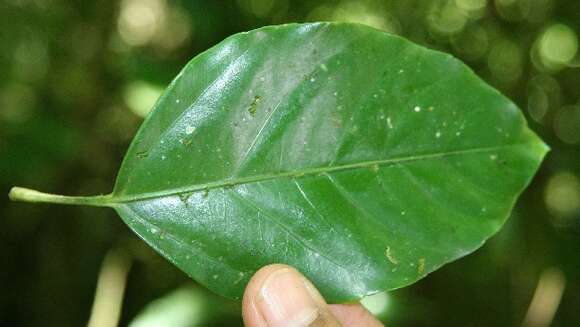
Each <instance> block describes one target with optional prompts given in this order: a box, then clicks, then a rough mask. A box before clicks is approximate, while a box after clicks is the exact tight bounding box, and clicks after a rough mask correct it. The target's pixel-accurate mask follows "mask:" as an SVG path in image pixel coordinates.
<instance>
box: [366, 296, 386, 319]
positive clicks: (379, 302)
mask: <svg viewBox="0 0 580 327" xmlns="http://www.w3.org/2000/svg"><path fill="white" fill-rule="evenodd" d="M361 304H362V305H363V306H364V307H365V308H366V309H367V310H369V312H370V313H372V314H373V315H375V316H381V315H383V314H385V313H386V312H387V310H388V309H389V304H390V298H389V295H388V294H387V292H380V293H376V294H373V295H370V296H367V297H364V298H363V299H362V300H361Z"/></svg>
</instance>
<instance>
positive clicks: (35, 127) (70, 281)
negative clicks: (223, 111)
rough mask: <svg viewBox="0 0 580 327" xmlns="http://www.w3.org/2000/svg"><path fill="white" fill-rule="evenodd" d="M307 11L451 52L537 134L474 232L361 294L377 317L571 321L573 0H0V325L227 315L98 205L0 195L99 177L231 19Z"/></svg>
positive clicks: (103, 186) (574, 267) (578, 314)
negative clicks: (443, 260)
mask: <svg viewBox="0 0 580 327" xmlns="http://www.w3.org/2000/svg"><path fill="white" fill-rule="evenodd" d="M318 20H333V21H352V22H360V23H364V24H368V25H371V26H374V27H376V28H379V29H383V30H385V31H389V32H391V33H395V34H399V35H403V36H405V37H407V38H409V39H411V40H412V41H414V42H417V43H419V44H422V45H424V46H427V47H430V48H434V49H440V50H443V51H446V52H450V53H452V54H454V55H455V56H457V57H458V58H460V59H462V60H463V61H465V62H466V63H467V64H468V65H469V66H471V67H472V68H473V69H474V70H475V71H476V73H477V74H478V75H479V76H481V77H482V78H483V79H485V80H486V81H487V82H488V83H490V84H491V85H493V86H495V87H496V88H498V89H499V90H501V91H502V92H503V93H504V94H506V95H507V96H508V97H510V98H511V99H513V100H514V101H515V102H516V103H517V104H518V105H519V106H520V108H522V110H523V111H524V113H525V115H526V116H527V118H528V121H529V124H530V126H531V127H532V129H533V130H535V131H536V132H537V133H538V134H539V135H541V136H542V138H543V139H544V140H545V141H546V142H547V143H548V144H549V145H550V146H551V147H552V151H551V152H550V153H549V154H548V157H547V159H546V161H545V162H544V164H543V166H542V168H541V170H540V172H539V174H538V175H537V176H536V178H535V179H534V181H533V182H532V184H531V186H530V187H529V188H528V189H527V191H526V192H525V193H524V195H523V196H522V197H521V198H520V200H519V202H518V204H517V208H516V210H515V211H514V214H513V216H512V217H511V219H510V220H509V222H508V223H507V224H506V226H505V227H504V228H503V229H502V231H501V232H500V233H499V234H498V235H497V236H495V237H494V238H493V239H491V240H490V241H489V242H488V243H487V244H486V245H485V246H484V247H483V248H482V249H480V250H479V251H477V252H476V253H474V254H473V255H470V256H468V257H466V258H464V259H461V260H459V261H457V262H455V263H452V264H450V265H448V266H446V267H444V268H442V269H441V270H439V271H437V272H436V273H433V274H432V275H430V276H428V277H427V278H425V279H423V280H422V281H420V282H418V283H417V284H415V285H413V286H411V287H408V288H405V289H402V290H397V291H394V292H389V293H382V294H379V295H376V296H374V297H372V298H370V299H368V300H365V304H366V305H367V306H368V307H369V308H370V309H371V310H372V311H373V312H375V313H376V314H377V315H379V316H380V317H381V318H383V319H384V320H385V321H386V322H387V323H388V324H389V325H390V326H526V327H532V326H533V327H536V326H538V327H539V326H580V53H579V51H578V42H579V40H578V39H579V34H580V1H578V0H433V1H427V0H399V1H395V0H391V1H388V0H387V1H379V0H375V1H373V0H368V1H307V0H300V1H290V0H238V1H209V0H206V1H201V0H189V1H185V0H183V1H169V0H123V1H104V0H103V1H99V0H96V1H84V0H1V1H0V193H1V194H2V196H1V197H0V260H1V261H0V325H2V326H81V325H85V324H87V322H89V321H90V323H89V325H90V326H93V327H94V326H105V327H106V326H115V325H116V324H117V323H118V324H119V325H122V326H125V325H129V324H131V325H132V326H237V325H240V324H241V318H240V307H239V304H238V303H235V302H232V301H228V300H225V299H222V298H220V297H218V296H215V295H212V294H211V293H209V292H207V291H205V290H204V289H203V288H202V287H199V286H198V285H196V284H195V283H194V282H192V281H191V280H189V279H188V278H187V277H186V276H185V274H183V273H181V272H180V271H178V270H177V269H176V268H174V267H173V266H171V265H170V264H169V263H168V262H167V261H165V260H164V259H162V258H161V257H160V256H159V255H157V254H156V253H154V252H153V251H152V250H151V249H149V248H148V247H147V246H146V245H145V244H144V243H143V242H141V241H140V240H139V239H137V237H136V236H135V235H133V234H132V233H131V232H130V231H129V229H128V228H127V227H126V226H125V225H124V224H123V223H122V222H121V220H120V219H119V218H118V217H117V216H116V214H115V213H114V212H113V211H112V210H108V209H98V208H83V207H63V206H56V205H30V204H22V203H10V202H9V201H8V199H7V197H6V196H5V195H6V194H7V193H8V190H9V187H10V186H12V185H22V186H27V187H32V188H37V189H41V190H45V191H49V192H50V191H52V192H58V193H64V194H98V193H108V192H109V191H110V190H111V188H112V185H113V182H114V179H115V174H116V171H117V169H118V167H119V165H120V162H121V159H122V157H123V154H124V152H125V150H126V149H127V146H128V144H129V142H130V140H131V138H132V136H133V135H134V134H135V132H136V130H137V128H138V127H139V125H140V123H141V122H142V120H143V118H144V116H145V115H146V114H147V111H148V110H149V109H150V108H151V106H152V104H153V102H154V101H155V99H156V98H157V97H158V96H159V94H160V92H161V91H162V90H163V88H164V87H165V86H166V85H167V84H168V82H169V81H170V80H171V79H172V78H173V77H174V76H175V75H176V74H177V73H178V72H179V70H180V69H181V67H182V66H183V65H184V64H185V63H186V62H187V61H188V60H189V59H190V58H192V57H193V56H195V55H196V54H197V53H199V52H201V51H203V50H205V49H207V48H209V47H211V46H213V45H214V44H216V43H217V42H219V41H221V40H222V39H224V38H225V37H227V36H229V35H231V34H233V33H236V32H240V31H246V30H249V29H253V28H257V27H260V26H263V25H270V24H280V23H286V22H304V21H318ZM451 91H453V90H451ZM482 173H484V172H482Z"/></svg>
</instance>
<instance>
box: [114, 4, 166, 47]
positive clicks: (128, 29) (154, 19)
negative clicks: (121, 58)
mask: <svg viewBox="0 0 580 327" xmlns="http://www.w3.org/2000/svg"><path fill="white" fill-rule="evenodd" d="M165 13H166V7H165V4H164V3H163V2H162V1H161V0H124V1H123V2H122V3H121V11H120V15H119V19H118V31H119V35H120V36H121V38H122V39H123V41H125V42H126V43H127V44H129V45H132V46H141V45H144V44H147V43H148V42H150V41H151V40H152V39H153V37H154V36H155V33H156V32H157V31H158V30H159V29H160V27H161V24H162V23H163V21H164V20H165Z"/></svg>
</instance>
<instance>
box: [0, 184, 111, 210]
mask: <svg viewBox="0 0 580 327" xmlns="http://www.w3.org/2000/svg"><path fill="white" fill-rule="evenodd" d="M8 197H9V198H10V199H11V200H13V201H24V202H42V203H58V204H72V205H89V206H97V207H110V206H112V203H111V202H110V201H109V199H110V196H109V195H96V196H66V195H58V194H50V193H43V192H39V191H36V190H31V189H28V188H24V187H13V188H12V189H11V190H10V193H8Z"/></svg>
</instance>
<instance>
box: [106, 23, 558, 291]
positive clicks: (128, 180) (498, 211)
mask: <svg viewBox="0 0 580 327" xmlns="http://www.w3.org/2000/svg"><path fill="white" fill-rule="evenodd" d="M202 73H203V74H202ZM206 75H207V76H206ZM456 90H460V91H461V93H464V94H463V95H462V94H461V93H457V92H458V91H456ZM546 150H547V149H546V147H545V146H544V145H543V143H542V142H541V141H540V140H539V139H538V138H537V137H536V136H535V135H534V134H533V133H532V132H531V131H529V129H528V128H527V127H526V125H525V121H524V119H523V117H522V115H521V113H519V111H518V109H517V107H516V106H515V105H514V104H513V103H511V102H510V101H509V100H507V99H506V98H505V97H503V96H501V95H500V94H499V93H498V92H497V91H495V90H493V89H492V88H490V87H489V86H487V85H485V84H484V83H483V82H482V81H480V80H479V79H478V78H477V77H476V76H475V75H474V74H473V72H471V71H470V70H469V69H468V68H466V67H465V66H464V65H463V64H461V63H460V62H459V61H457V60H456V59H453V58H452V57H451V56H448V55H444V54H441V53H437V52H434V51H430V50H426V49H424V48H421V47H419V46H416V45H413V44H411V43H409V42H408V41H405V40H403V39H401V38H398V37H394V36H389V35H387V34H384V33H381V32H378V31H376V30H372V29H370V28H366V27H362V26H359V25H352V24H334V23H322V24H303V25H283V26H280V27H267V28H263V29H259V30H256V31H252V32H248V33H242V34H239V35H236V36H234V37H231V38H229V39H227V40H225V41H224V42H222V43H221V44H219V45H218V46H216V47H214V48H212V49H211V50H209V51H208V52H206V53H204V54H202V55H200V56H198V57H196V58H195V59H193V60H192V62H191V63H190V64H188V65H187V66H186V68H185V69H184V71H183V72H182V73H180V75H179V76H178V77H177V78H176V80H175V81H174V82H173V83H172V84H171V85H170V87H169V88H168V90H167V91H166V93H165V94H164V96H163V97H162V98H161V100H160V101H159V102H158V104H157V105H156V107H155V109H154V111H153V113H152V114H151V115H150V117H149V118H148V119H147V120H146V122H145V123H144V125H143V127H142V128H141V130H140V132H139V133H138V135H137V136H136V138H135V141H134V142H133V143H132V145H131V147H130V149H129V151H128V153H127V156H126V159H125V161H124V163H123V165H122V168H121V171H120V173H119V177H118V180H117V183H116V187H115V191H114V192H113V198H112V201H114V202H115V208H116V209H117V211H118V212H119V214H120V216H121V217H122V218H123V219H124V220H125V222H126V223H127V224H128V225H129V226H130V227H131V228H132V229H133V230H134V231H135V232H136V233H137V234H139V235H140V236H141V237H142V238H143V239H144V240H145V241H146V242H148V243H149V244H150V245H152V246H153V247H154V248H155V249H156V250H157V251H159V252H160V253H161V254H162V255H164V256H165V257H166V258H168V259H169V260H170V261H172V262H173V263H174V264H176V265H177V266H178V267H180V268H181V269H183V270H184V271H186V272H187V273H188V274H189V275H190V276H192V277H193V278H194V279H196V280H198V281H199V282H201V283H202V284H204V285H206V286H208V287H210V288H211V289H213V290H214V291H216V292H217V293H219V294H222V295H226V296H229V297H238V298H239V297H240V296H241V294H242V292H243V287H244V285H245V282H246V281H247V280H248V279H249V278H250V276H251V275H252V273H253V271H255V270H256V269H258V268H259V267H260V266H262V265H265V264H268V263H273V262H285V263H288V264H291V265H293V266H295V267H297V268H298V269H300V270H301V271H303V272H304V273H305V274H306V275H307V276H308V277H310V278H311V279H312V280H313V281H314V282H315V283H316V285H317V286H318V287H320V289H321V291H322V293H323V294H324V295H325V296H326V297H327V298H328V299H329V300H330V301H333V302H335V301H345V300H352V299H355V298H360V297H362V296H364V295H367V294H370V293H373V292H377V291H381V290H384V289H393V288H398V287H402V286H404V285H408V284H410V283H412V282H414V281H416V280H418V279H419V278H421V277H423V276H425V275H426V274H427V273H429V272H431V271H433V270H435V269H437V268H438V267H439V266H441V265H442V264H444V263H446V262H449V261H452V260H454V259H456V258H458V257H461V256H463V255H465V254H467V253H469V252H471V251H473V250H475V249H476V248H478V247H479V246H481V244H482V243H483V242H484V240H485V239H487V238H488V237H489V236H491V235H492V234H493V233H495V232H496V231H497V230H498V229H499V228H500V227H501V225H502V224H503V222H504V221H505V219H506V217H507V215H508V213H509V211H510V210H511V208H512V207H513V204H514V202H515V199H516V197H517V195H518V194H519V193H520V192H521V191H522V190H523V188H524V187H525V186H526V185H527V184H528V183H529V181H530V179H531V177H532V175H533V172H534V171H535V170H536V169H537V167H538V165H539V163H540V162H541V159H542V157H543V156H544V154H545V152H546ZM513 167H517V168H518V170H514V168H513ZM434 170H435V173H434ZM439 173H441V176H440V174H439ZM498 181H500V182H502V185H498ZM484 209H485V210H484ZM220 258H221V259H220Z"/></svg>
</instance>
